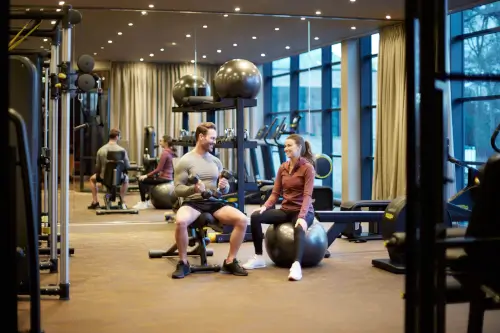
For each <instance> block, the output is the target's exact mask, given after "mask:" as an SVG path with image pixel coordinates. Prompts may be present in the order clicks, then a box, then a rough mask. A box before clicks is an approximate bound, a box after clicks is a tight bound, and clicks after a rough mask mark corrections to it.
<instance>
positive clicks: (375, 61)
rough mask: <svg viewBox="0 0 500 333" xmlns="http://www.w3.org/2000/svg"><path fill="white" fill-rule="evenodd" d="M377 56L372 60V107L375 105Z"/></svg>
mask: <svg viewBox="0 0 500 333" xmlns="http://www.w3.org/2000/svg"><path fill="white" fill-rule="evenodd" d="M377 89H378V56H377V57H373V58H372V105H377V92H378V90H377Z"/></svg>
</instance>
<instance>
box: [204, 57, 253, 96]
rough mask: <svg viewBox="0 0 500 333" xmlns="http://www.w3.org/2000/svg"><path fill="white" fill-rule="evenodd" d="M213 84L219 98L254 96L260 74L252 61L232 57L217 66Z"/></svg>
mask: <svg viewBox="0 0 500 333" xmlns="http://www.w3.org/2000/svg"><path fill="white" fill-rule="evenodd" d="M214 84H215V90H216V91H217V94H218V95H219V96H220V97H221V98H255V97H257V95H258V94H259V91H260V86H261V84H262V75H261V74H260V71H259V69H258V68H257V66H255V65H254V64H253V63H252V62H250V61H248V60H244V59H233V60H229V61H228V62H226V63H225V64H224V65H222V66H221V67H220V68H219V71H218V72H217V74H216V75H215V79H214Z"/></svg>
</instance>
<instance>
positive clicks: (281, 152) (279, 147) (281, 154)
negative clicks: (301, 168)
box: [264, 117, 287, 167]
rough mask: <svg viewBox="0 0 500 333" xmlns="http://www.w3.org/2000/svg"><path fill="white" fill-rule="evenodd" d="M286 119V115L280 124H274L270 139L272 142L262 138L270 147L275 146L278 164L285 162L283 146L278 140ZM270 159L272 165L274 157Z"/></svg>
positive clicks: (284, 127) (283, 129)
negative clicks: (274, 127)
mask: <svg viewBox="0 0 500 333" xmlns="http://www.w3.org/2000/svg"><path fill="white" fill-rule="evenodd" d="M286 119H287V118H286V117H283V118H282V120H281V122H280V124H279V125H278V126H276V129H275V130H274V133H273V135H272V136H271V140H273V141H274V143H271V142H269V141H267V138H266V139H264V140H265V142H266V143H267V144H268V145H270V146H271V147H276V148H277V149H276V151H277V152H278V156H279V164H280V165H281V164H283V163H285V162H286V154H285V146H284V145H283V144H282V143H280V142H279V141H278V140H279V139H280V137H281V134H283V132H284V131H285V129H286ZM276 151H275V152H276ZM270 161H272V162H271V164H273V167H274V163H273V162H274V158H271V159H270Z"/></svg>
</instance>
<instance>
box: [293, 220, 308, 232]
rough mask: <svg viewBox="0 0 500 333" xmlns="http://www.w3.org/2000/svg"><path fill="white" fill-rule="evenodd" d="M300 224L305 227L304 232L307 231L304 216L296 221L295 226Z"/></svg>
mask: <svg viewBox="0 0 500 333" xmlns="http://www.w3.org/2000/svg"><path fill="white" fill-rule="evenodd" d="M299 225H300V226H301V227H302V229H304V232H305V231H307V222H306V220H304V219H303V218H298V219H297V222H295V228H297V227H298V226H299Z"/></svg>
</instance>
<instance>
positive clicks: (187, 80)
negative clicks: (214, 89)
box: [172, 74, 210, 106]
mask: <svg viewBox="0 0 500 333" xmlns="http://www.w3.org/2000/svg"><path fill="white" fill-rule="evenodd" d="M172 95H173V97H174V101H175V104H177V106H184V104H185V103H186V101H185V98H186V97H191V96H210V85H209V84H208V83H207V81H206V80H205V79H204V78H202V77H201V76H197V75H192V74H188V75H184V76H183V77H181V78H180V79H179V81H177V82H176V83H175V84H174V87H173V89H172Z"/></svg>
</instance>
